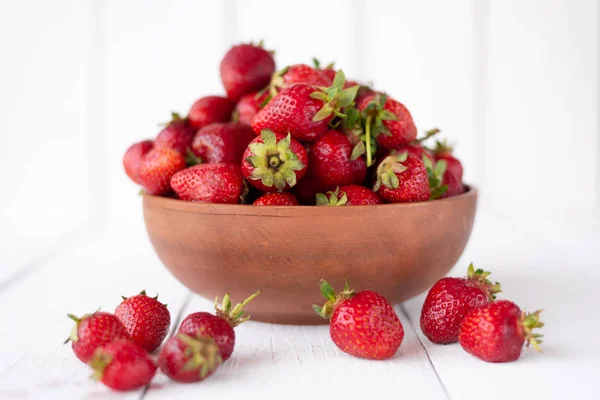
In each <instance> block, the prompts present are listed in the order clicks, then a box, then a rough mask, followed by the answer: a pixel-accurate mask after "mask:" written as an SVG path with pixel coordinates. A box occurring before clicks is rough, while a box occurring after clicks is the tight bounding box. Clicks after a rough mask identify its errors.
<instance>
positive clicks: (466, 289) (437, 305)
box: [421, 264, 501, 344]
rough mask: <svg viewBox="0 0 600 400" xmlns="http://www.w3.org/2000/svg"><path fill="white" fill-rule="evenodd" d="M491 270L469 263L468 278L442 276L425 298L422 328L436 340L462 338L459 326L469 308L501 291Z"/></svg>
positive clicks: (422, 311) (441, 341) (429, 337)
mask: <svg viewBox="0 0 600 400" xmlns="http://www.w3.org/2000/svg"><path fill="white" fill-rule="evenodd" d="M489 274H490V273H489V272H486V271H484V270H482V269H477V270H475V268H474V267H473V264H471V265H469V268H468V270H467V277H466V278H450V277H447V278H442V279H440V280H439V281H437V282H436V283H435V284H434V285H433V286H432V287H431V289H429V293H427V297H426V298H425V302H424V303H423V308H422V310H421V330H422V331H423V334H424V335H425V336H427V338H428V339H429V340H431V341H432V342H433V343H438V344H447V343H454V342H456V341H457V340H458V328H459V326H460V323H461V322H462V320H463V318H464V317H465V315H467V314H468V313H469V311H471V310H473V309H474V308H477V307H479V306H481V305H484V304H487V303H489V302H491V301H493V300H494V299H495V298H496V296H495V294H496V293H498V292H500V291H501V290H500V285H499V284H498V282H496V283H494V284H492V282H490V281H489V280H488V279H487V277H488V275H489Z"/></svg>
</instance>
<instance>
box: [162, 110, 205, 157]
mask: <svg viewBox="0 0 600 400" xmlns="http://www.w3.org/2000/svg"><path fill="white" fill-rule="evenodd" d="M194 133H195V130H194V129H193V128H192V127H191V126H190V124H189V121H188V120H187V119H185V118H181V116H180V115H179V114H177V113H172V119H171V121H169V122H168V123H167V125H166V126H165V127H164V128H163V130H162V131H160V132H159V134H158V136H157V137H156V139H155V140H154V147H157V148H165V149H173V150H177V151H178V152H179V153H181V154H182V155H184V156H185V155H186V154H187V152H188V150H189V148H190V146H191V145H192V139H193V138H194Z"/></svg>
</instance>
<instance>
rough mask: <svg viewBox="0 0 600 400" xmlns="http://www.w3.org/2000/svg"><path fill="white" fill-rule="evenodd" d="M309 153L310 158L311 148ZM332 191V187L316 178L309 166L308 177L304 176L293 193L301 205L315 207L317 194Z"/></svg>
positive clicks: (308, 150)
mask: <svg viewBox="0 0 600 400" xmlns="http://www.w3.org/2000/svg"><path fill="white" fill-rule="evenodd" d="M307 152H308V155H309V156H310V148H308V149H307ZM331 189H332V188H331V187H326V186H325V185H323V183H322V182H320V181H319V180H318V179H317V178H316V176H315V174H314V173H313V171H312V169H311V168H310V164H309V166H308V169H307V170H306V175H304V178H302V180H301V181H300V182H298V184H297V185H296V186H295V187H294V188H293V192H294V194H295V195H296V197H297V198H298V200H299V201H300V203H301V204H305V205H314V204H315V196H316V195H317V193H324V192H326V191H328V190H331Z"/></svg>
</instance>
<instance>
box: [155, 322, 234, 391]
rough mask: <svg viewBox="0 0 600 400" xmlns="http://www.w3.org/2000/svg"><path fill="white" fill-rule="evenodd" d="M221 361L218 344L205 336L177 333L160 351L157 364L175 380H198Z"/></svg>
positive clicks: (215, 368) (184, 381)
mask: <svg viewBox="0 0 600 400" xmlns="http://www.w3.org/2000/svg"><path fill="white" fill-rule="evenodd" d="M222 363H223V358H222V357H221V352H220V351H219V346H217V344H216V343H215V341H214V340H213V339H212V338H210V337H207V336H199V337H191V336H189V335H186V334H184V333H178V334H177V335H175V336H173V337H172V338H170V339H169V340H168V341H167V343H166V344H165V346H164V347H163V348H162V350H161V351H160V354H159V356H158V366H159V368H160V370H161V371H162V372H163V373H164V374H165V375H167V376H168V377H169V378H171V379H173V380H174V381H177V382H183V383H188V382H200V381H202V380H204V379H206V378H208V377H209V376H210V375H211V374H212V373H213V372H215V371H216V370H217V368H218V367H219V366H220V365H221V364H222Z"/></svg>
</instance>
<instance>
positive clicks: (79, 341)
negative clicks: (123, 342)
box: [65, 311, 129, 363]
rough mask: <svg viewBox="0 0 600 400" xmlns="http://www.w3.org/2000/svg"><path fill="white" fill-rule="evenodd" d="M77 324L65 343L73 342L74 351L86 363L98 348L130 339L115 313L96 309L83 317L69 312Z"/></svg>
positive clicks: (69, 315)
mask: <svg viewBox="0 0 600 400" xmlns="http://www.w3.org/2000/svg"><path fill="white" fill-rule="evenodd" d="M67 316H68V317H69V318H71V319H72V320H73V321H75V326H74V327H73V330H72V331H71V334H70V335H69V338H68V339H67V341H66V342H65V343H68V342H69V341H70V342H72V347H73V352H74V353H75V355H76V356H77V358H79V359H80V360H81V361H83V362H84V363H87V362H88V361H90V359H91V358H92V355H93V354H94V352H95V351H96V349H97V348H99V347H102V346H104V345H106V344H108V343H110V342H112V341H113V340H116V339H128V338H129V335H128V334H127V330H126V329H125V326H124V325H123V324H122V323H121V321H120V320H119V319H118V318H117V317H116V316H115V315H113V314H110V313H107V312H103V311H96V312H95V313H93V314H85V315H84V316H82V317H81V318H78V317H76V316H75V315H73V314H67Z"/></svg>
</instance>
